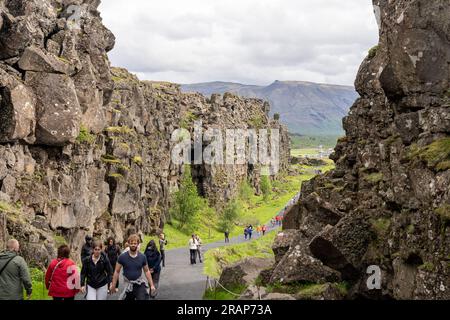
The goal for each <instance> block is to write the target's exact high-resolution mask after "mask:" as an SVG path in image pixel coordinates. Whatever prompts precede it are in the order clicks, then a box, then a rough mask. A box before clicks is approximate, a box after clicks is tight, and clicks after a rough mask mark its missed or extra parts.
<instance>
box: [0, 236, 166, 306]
mask: <svg viewBox="0 0 450 320" xmlns="http://www.w3.org/2000/svg"><path fill="white" fill-rule="evenodd" d="M85 241H86V242H85V244H84V245H83V247H82V249H81V264H82V267H81V272H80V273H79V272H78V267H77V265H76V263H75V262H74V261H73V260H72V259H71V258H70V256H71V250H70V248H69V247H68V246H67V245H61V246H59V247H58V250H57V258H56V259H53V260H52V261H51V262H50V264H49V266H48V268H47V271H46V273H45V287H46V288H47V290H48V295H49V296H50V297H52V298H53V299H54V300H74V299H75V296H76V295H77V294H78V293H79V292H81V293H82V294H84V296H85V298H86V299H87V300H107V298H108V294H113V293H117V292H118V289H117V288H118V285H119V277H120V274H121V272H122V271H123V284H122V286H123V290H122V293H121V294H120V296H119V299H121V300H148V299H150V298H155V297H156V295H157V289H158V286H159V279H160V274H161V265H162V266H163V267H164V266H165V246H166V245H167V240H166V239H165V237H164V234H161V235H160V237H159V245H160V250H158V248H157V245H156V242H155V241H154V240H150V242H149V243H148V244H147V246H146V248H145V251H144V253H140V252H139V246H140V242H141V240H140V237H139V236H138V235H136V234H132V235H130V236H129V237H128V240H127V242H126V248H125V250H124V251H123V252H121V249H120V247H119V245H117V244H116V242H115V240H114V239H113V238H109V239H108V241H107V243H106V246H105V247H104V245H103V242H102V241H100V240H94V239H93V238H92V237H90V236H86V238H85ZM19 250H20V244H19V242H18V241H17V240H15V239H11V240H9V241H8V243H7V250H6V251H5V252H2V253H0V300H22V299H23V298H24V296H23V290H24V289H25V292H26V297H27V298H28V299H30V298H31V294H32V281H31V278H30V272H29V269H28V265H27V263H26V262H25V260H24V259H23V258H22V257H21V256H20V255H19Z"/></svg>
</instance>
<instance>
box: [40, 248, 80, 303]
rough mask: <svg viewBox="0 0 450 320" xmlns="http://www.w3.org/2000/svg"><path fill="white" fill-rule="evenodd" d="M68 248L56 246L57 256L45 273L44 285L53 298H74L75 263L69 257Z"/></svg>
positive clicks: (76, 271)
mask: <svg viewBox="0 0 450 320" xmlns="http://www.w3.org/2000/svg"><path fill="white" fill-rule="evenodd" d="M69 257H70V248H69V247H68V246H67V245H62V246H60V247H59V248H58V257H57V258H56V259H53V260H52V261H51V262H50V265H49V267H48V269H47V272H46V274H45V287H46V288H47V290H48V295H49V296H50V297H53V300H74V299H75V295H76V294H77V293H78V291H79V290H78V289H77V288H76V287H77V285H78V284H79V280H80V279H79V273H78V270H77V265H76V264H75V262H73V261H72V260H71V259H70V258H69Z"/></svg>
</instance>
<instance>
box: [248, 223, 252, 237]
mask: <svg viewBox="0 0 450 320" xmlns="http://www.w3.org/2000/svg"><path fill="white" fill-rule="evenodd" d="M252 234H253V226H252V225H250V226H249V227H248V239H249V240H252Z"/></svg>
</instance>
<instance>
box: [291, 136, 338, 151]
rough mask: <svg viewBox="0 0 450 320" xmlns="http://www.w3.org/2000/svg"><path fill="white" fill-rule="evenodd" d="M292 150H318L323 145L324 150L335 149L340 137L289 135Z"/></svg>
mask: <svg viewBox="0 0 450 320" xmlns="http://www.w3.org/2000/svg"><path fill="white" fill-rule="evenodd" d="M289 137H290V139H291V148H292V149H304V148H317V147H318V146H320V145H322V146H323V147H324V148H334V147H335V146H336V143H337V140H338V138H339V136H337V135H329V136H300V135H296V134H290V135H289Z"/></svg>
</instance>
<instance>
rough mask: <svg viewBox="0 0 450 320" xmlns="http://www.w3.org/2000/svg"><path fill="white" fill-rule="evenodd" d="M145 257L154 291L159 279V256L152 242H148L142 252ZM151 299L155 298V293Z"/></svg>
mask: <svg viewBox="0 0 450 320" xmlns="http://www.w3.org/2000/svg"><path fill="white" fill-rule="evenodd" d="M144 254H145V257H146V258H147V264H148V267H149V269H150V273H151V275H152V280H153V285H154V286H155V289H156V290H158V287H159V277H160V275H161V254H160V253H159V251H158V248H156V243H155V241H154V240H150V241H149V243H148V244H147V247H146V248H145V251H144ZM151 297H152V298H155V297H156V291H155V292H154V294H152V295H151Z"/></svg>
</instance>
